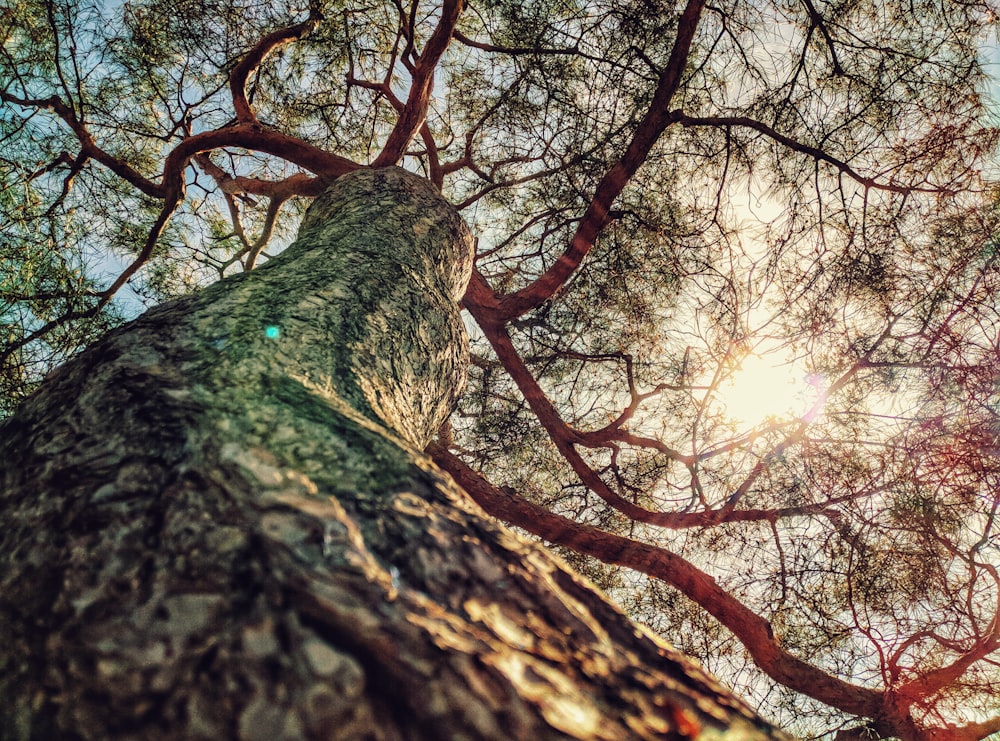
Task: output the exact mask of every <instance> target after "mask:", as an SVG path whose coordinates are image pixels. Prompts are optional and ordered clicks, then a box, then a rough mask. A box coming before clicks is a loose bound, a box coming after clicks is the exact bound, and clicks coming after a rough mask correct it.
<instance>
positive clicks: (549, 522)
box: [427, 443, 885, 718]
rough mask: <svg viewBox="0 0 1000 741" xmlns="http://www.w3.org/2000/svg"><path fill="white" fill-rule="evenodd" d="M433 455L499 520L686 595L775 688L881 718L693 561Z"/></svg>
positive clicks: (869, 702) (432, 450) (438, 451)
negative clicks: (563, 512)
mask: <svg viewBox="0 0 1000 741" xmlns="http://www.w3.org/2000/svg"><path fill="white" fill-rule="evenodd" d="M427 452H428V453H429V454H430V455H431V457H432V458H433V459H434V462H435V463H437V465H438V466H440V467H441V468H443V469H444V470H445V471H447V472H448V473H450V474H451V475H452V476H453V477H454V478H455V480H456V481H457V482H458V484H459V485H460V486H461V487H462V488H463V489H465V491H466V492H468V494H469V495H470V496H471V497H472V498H473V499H474V500H475V501H476V503H477V504H479V506H481V507H482V508H483V509H485V510H486V511H487V512H488V513H489V514H491V515H493V516H494V517H499V518H500V519H502V520H504V521H506V522H508V523H510V524H512V525H515V526H517V527H521V528H524V529H525V530H527V531H528V532H530V533H533V534H534V535H536V536H538V537H539V538H542V539H543V540H546V541H548V542H551V543H558V544H559V545H563V546H566V547H568V548H572V549H573V550H574V551H577V552H578V553H583V554H587V555H590V556H593V557H595V558H597V559H600V560H601V561H603V562H604V563H608V564H618V565H621V566H627V567H629V568H631V569H635V570H636V571H639V572H640V573H643V574H647V575H649V576H652V577H655V578H657V579H660V580H662V581H664V582H666V583H667V584H670V585H671V586H673V587H674V588H676V589H678V590H679V591H681V592H682V593H683V594H684V595H685V596H687V597H688V598H690V599H692V600H694V601H695V602H697V603H698V605H700V606H701V607H702V608H704V609H705V610H706V611H707V612H708V613H710V614H711V615H712V616H713V617H714V618H716V619H717V620H718V621H719V622H720V623H722V625H724V626H725V627H726V628H727V629H728V630H729V631H731V632H732V633H733V635H735V636H736V637H737V638H738V639H739V641H740V643H742V644H743V645H744V646H745V647H746V649H747V651H748V652H749V653H750V655H751V656H752V657H753V660H754V662H755V663H756V664H757V666H759V667H760V668H761V669H762V670H763V671H764V672H765V673H766V674H767V675H768V676H769V677H771V678H772V679H774V680H775V681H777V682H780V683H781V684H783V685H785V686H787V687H789V688H792V689H794V690H795V691H797V692H801V693H802V694H804V695H808V696H809V697H812V698H814V699H816V700H819V701H820V702H823V703H825V704H827V705H830V706H832V707H835V708H838V709H840V710H843V711H844V712H847V713H852V714H854V715H859V716H862V717H866V718H870V717H873V716H875V715H876V714H877V713H879V711H880V709H881V707H882V704H883V698H884V697H885V695H884V693H882V692H877V691H875V690H872V689H868V688H867V687H861V686H858V685H854V684H850V683H848V682H845V681H843V680H841V679H838V678H836V677H833V676H831V675H829V674H827V673H826V672H824V671H822V670H821V669H818V668H816V667H815V666H812V665H811V664H808V663H806V662H805V661H802V660H801V659H799V658H797V657H796V656H794V655H792V654H790V653H789V652H788V651H787V650H785V649H784V648H783V647H782V646H781V644H780V643H779V641H778V640H777V638H775V636H774V633H773V631H772V630H771V626H770V624H769V623H768V621H767V620H765V619H764V618H762V617H760V616H759V615H757V614H756V613H754V612H753V611H752V610H750V609H749V608H748V607H746V606H745V605H744V604H743V603H741V602H740V601H739V600H737V599H736V598H735V597H733V596H732V595H731V594H729V593H728V592H726V591H725V590H724V589H723V588H722V587H720V586H719V585H718V584H717V583H716V581H715V579H713V578H712V577H711V576H709V575H708V574H706V573H705V572H703V571H701V570H700V569H698V568H697V567H696V566H694V565H693V564H691V563H690V562H688V561H687V560H685V559H683V558H681V557H680V556H678V555H676V554H674V553H671V552H670V551H668V550H665V549H663V548H657V547H655V546H652V545H649V544H648V543H642V542H639V541H636V540H632V539H630V538H625V537H622V536H619V535H613V534H611V533H608V532H605V531H603V530H600V529H598V528H595V527H592V526H590V525H582V524H580V523H577V522H573V521H572V520H569V519H567V518H565V517H562V516H560V515H556V514H554V513H552V512H550V511H549V510H547V509H545V508H544V507H540V506H538V505H535V504H531V503H530V502H527V501H525V500H524V499H521V498H520V497H514V496H509V495H507V494H505V493H504V492H503V491H501V490H500V489H498V488H496V487H495V486H493V485H492V484H490V483H489V482H487V481H486V480H485V479H484V478H483V477H482V476H480V475H479V474H478V473H476V472H475V471H473V470H472V469H471V468H469V467H468V466H467V465H466V464H465V463H463V462H462V461H461V460H460V459H459V458H458V457H457V456H455V455H454V454H452V453H451V452H449V451H448V450H446V449H444V448H443V447H442V446H441V445H439V444H438V443H431V444H430V445H429V446H428V448H427Z"/></svg>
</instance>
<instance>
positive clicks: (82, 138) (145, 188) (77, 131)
mask: <svg viewBox="0 0 1000 741" xmlns="http://www.w3.org/2000/svg"><path fill="white" fill-rule="evenodd" d="M0 101H3V102H4V103H13V104H15V105H19V106H22V107H24V108H43V109H47V110H50V111H52V112H53V113H55V114H56V115H57V116H59V118H61V119H62V120H63V122H65V123H66V125H67V126H69V128H70V129H71V130H72V131H73V134H74V135H75V136H76V138H77V141H79V142H80V150H81V152H80V153H81V154H83V155H85V156H86V157H87V158H89V159H93V160H96V161H97V162H100V163H101V164H102V165H104V166H105V167H107V168H108V169H109V170H111V171H112V172H113V173H115V174H116V175H117V176H118V177H120V178H121V179H122V180H125V181H126V182H128V183H130V184H131V185H134V186H135V187H136V188H138V189H139V190H140V191H142V192H143V193H145V194H146V195H148V196H153V197H154V198H162V197H163V196H164V195H165V192H166V191H165V190H164V187H163V186H162V185H157V184H156V183H154V182H153V181H152V180H150V179H149V178H147V177H145V176H143V175H142V173H140V172H139V171H138V170H136V169H134V168H133V167H131V166H130V165H128V164H126V163H125V162H122V161H121V160H120V159H118V158H117V157H114V156H112V155H111V154H109V153H108V152H106V151H104V150H103V149H101V148H100V147H99V146H98V145H97V142H95V141H94V137H92V136H91V135H90V132H89V131H88V130H87V127H86V126H85V125H84V124H83V122H82V121H81V120H80V119H79V118H77V115H76V113H75V112H74V111H73V108H72V107H71V106H70V105H68V104H66V103H65V102H63V101H62V100H61V99H60V98H59V97H58V96H56V95H53V96H51V97H49V98H21V97H18V96H16V95H12V94H10V93H8V92H5V91H3V90H0Z"/></svg>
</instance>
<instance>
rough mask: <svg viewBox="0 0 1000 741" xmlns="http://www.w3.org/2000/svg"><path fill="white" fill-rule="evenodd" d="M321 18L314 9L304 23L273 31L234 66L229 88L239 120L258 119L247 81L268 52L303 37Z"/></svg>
mask: <svg viewBox="0 0 1000 741" xmlns="http://www.w3.org/2000/svg"><path fill="white" fill-rule="evenodd" d="M320 20H322V18H321V16H320V14H319V12H318V11H317V10H313V11H312V12H310V14H309V18H308V19H307V20H305V21H303V22H302V23H296V24H295V25H294V26H288V27H287V28H279V29H278V30H277V31H272V32H271V33H269V34H267V35H266V36H265V37H264V38H262V39H261V40H260V41H258V42H257V44H256V46H254V47H253V48H252V49H251V50H250V51H249V52H247V54H246V56H244V57H243V59H241V60H240V62H239V64H237V65H236V66H235V67H233V71H232V72H231V73H230V75H229V90H230V92H231V93H232V96H233V108H234V109H235V111H236V120H237V121H239V122H240V123H251V122H253V121H256V120H257V117H256V116H255V115H254V113H253V111H252V110H251V109H250V102H249V101H248V100H247V81H248V80H249V79H250V75H252V74H253V73H254V72H256V71H257V68H258V67H260V65H261V62H263V61H264V60H265V59H266V58H267V56H268V54H270V53H271V52H272V51H274V50H275V49H278V48H280V47H282V46H284V45H285V44H287V43H289V42H290V41H296V40H298V39H301V38H302V37H304V36H305V35H306V34H308V33H310V32H311V31H312V30H313V29H314V28H316V26H317V25H318V24H319V22H320Z"/></svg>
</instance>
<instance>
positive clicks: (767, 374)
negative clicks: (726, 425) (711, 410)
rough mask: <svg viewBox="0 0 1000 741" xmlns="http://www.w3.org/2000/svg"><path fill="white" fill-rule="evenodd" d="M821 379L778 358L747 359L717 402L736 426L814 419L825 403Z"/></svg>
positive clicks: (724, 387)
mask: <svg viewBox="0 0 1000 741" xmlns="http://www.w3.org/2000/svg"><path fill="white" fill-rule="evenodd" d="M822 386H823V384H822V381H821V379H819V378H817V377H815V376H811V375H810V374H808V373H807V372H806V371H805V370H804V369H803V368H802V367H801V366H799V365H798V364H796V363H795V362H790V361H787V360H782V359H781V358H779V357H776V356H775V355H764V356H761V355H756V354H750V355H747V356H746V357H745V358H744V359H743V360H742V362H741V363H740V366H739V368H738V369H737V370H736V372H735V373H734V374H733V375H732V377H731V378H729V379H728V380H727V381H725V382H724V383H723V384H722V385H721V386H720V387H719V388H718V390H717V391H716V394H715V399H716V402H717V403H718V404H719V405H720V407H721V408H722V410H723V413H724V414H725V415H726V417H728V418H729V419H730V420H732V421H733V422H735V423H737V424H740V425H745V426H748V427H754V426H756V425H759V424H760V423H761V422H764V421H765V420H770V419H794V418H796V417H802V416H803V415H806V414H811V415H813V416H815V414H816V413H818V411H819V410H818V404H820V403H821V402H822V395H823V388H822Z"/></svg>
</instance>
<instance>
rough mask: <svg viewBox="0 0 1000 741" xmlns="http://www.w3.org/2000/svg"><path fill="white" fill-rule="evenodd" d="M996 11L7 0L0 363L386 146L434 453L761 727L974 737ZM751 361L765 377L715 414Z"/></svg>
mask: <svg viewBox="0 0 1000 741" xmlns="http://www.w3.org/2000/svg"><path fill="white" fill-rule="evenodd" d="M996 10H997V8H996V7H995V5H994V4H992V3H989V2H968V3H952V2H944V1H939V2H934V1H932V0H925V1H921V2H913V3H908V4H902V3H884V2H868V1H866V0H852V1H850V2H832V1H831V2H813V1H812V0H800V1H795V2H793V1H789V2H766V3H765V2H754V3H743V2H724V3H714V4H708V3H705V2H703V1H699V0H688V2H685V3H678V4H676V6H675V5H674V4H669V6H666V7H661V6H659V5H654V4H650V3H644V2H639V1H638V0H637V1H636V2H626V3H619V2H616V3H602V2H586V3H584V2H580V3H554V2H545V1H544V0H539V1H538V2H531V3H508V2H483V3H475V4H469V5H468V6H467V7H466V6H465V4H464V3H462V2H459V1H458V0H444V1H443V2H441V3H439V4H431V5H428V4H421V3H418V2H414V3H411V4H409V5H404V4H402V3H387V4H384V5H378V4H376V5H370V4H369V5H362V4H357V5H355V4H353V3H350V2H344V3H334V2H330V3H327V4H319V3H313V4H311V5H310V6H309V7H308V8H307V7H299V6H297V5H296V4H295V3H287V4H281V3H272V2H266V3H265V2H261V3H255V2H244V3H241V4H237V5H233V4H228V3H204V2H199V3H180V4H178V3H176V2H171V3H160V2H156V1H151V2H146V3H141V4H125V5H123V6H121V7H120V8H116V9H115V11H116V12H118V13H119V14H120V17H121V20H122V23H121V24H120V25H114V24H110V25H109V24H107V23H105V22H104V20H103V16H102V15H101V13H100V12H99V11H100V8H98V7H97V6H93V5H91V4H89V3H86V2H75V3H69V4H62V3H42V2H37V3H36V2H31V1H30V0H29V1H26V2H16V3H12V4H11V5H10V7H9V8H8V9H7V10H6V11H5V15H4V23H5V27H4V36H5V45H4V56H3V80H4V82H3V89H2V92H0V99H2V101H3V103H4V104H5V108H4V113H3V116H2V118H0V126H2V127H3V130H2V134H0V136H3V141H4V144H5V155H4V171H3V174H4V190H3V198H2V207H3V209H4V215H5V216H6V217H7V223H8V225H7V226H6V227H5V231H4V254H9V255H10V257H9V263H8V264H7V265H6V266H5V271H6V272H5V278H4V282H3V285H2V287H0V288H2V293H0V297H2V300H3V302H4V303H3V306H4V309H3V311H4V322H5V333H6V335H7V340H6V345H5V348H4V351H3V363H4V366H3V369H4V370H3V378H4V384H5V392H6V394H7V396H8V397H9V398H10V399H11V400H14V401H16V400H18V399H19V398H21V397H22V396H23V395H24V393H25V392H26V390H27V389H28V388H30V387H31V386H32V385H33V384H35V383H36V382H37V379H38V377H39V376H40V373H41V369H44V368H47V367H49V366H50V365H51V364H52V363H53V362H55V361H57V360H59V359H61V358H64V357H67V356H69V355H71V354H73V353H74V352H76V351H77V350H78V349H79V347H80V346H81V345H82V344H85V343H86V342H87V341H89V340H91V339H93V338H95V337H98V336H100V335H101V334H102V333H104V332H105V331H106V330H107V328H108V327H109V326H110V325H112V324H115V323H117V322H119V321H120V320H121V318H122V315H123V314H125V313H127V312H128V304H127V303H126V302H124V301H123V297H124V296H128V295H132V296H134V297H138V298H140V299H141V300H143V301H147V302H149V303H156V302H158V301H160V300H161V299H163V298H166V297H168V296H171V295H175V294H178V293H183V292H185V291H187V290H188V289H190V288H191V287H193V286H195V285H198V284H201V283H206V282H209V280H210V279H212V278H217V277H220V276H223V275H225V274H227V273H241V271H249V270H250V269H252V268H254V266H255V265H257V264H258V263H263V267H262V268H259V269H258V270H255V271H253V272H251V273H250V275H254V274H255V273H256V272H259V271H260V270H265V269H266V266H267V265H268V264H269V263H270V262H271V261H270V260H268V259H267V257H268V255H272V254H275V253H276V252H277V251H279V250H280V247H281V246H282V245H283V244H286V243H287V241H288V235H289V234H290V233H291V230H292V229H293V228H294V227H293V222H294V221H295V219H294V218H292V217H293V216H294V214H293V213H291V212H293V211H299V210H300V209H301V208H302V206H303V203H302V202H303V201H305V200H307V199H308V198H311V197H314V196H316V195H317V194H318V193H319V192H321V191H322V190H323V189H325V188H326V187H327V184H328V183H329V182H331V181H336V180H337V179H339V178H342V177H343V176H345V175H346V174H347V173H350V172H353V171H355V170H358V169H376V170H378V169H381V168H385V167H387V166H390V165H395V164H400V163H401V164H402V165H404V166H405V167H406V168H407V169H409V170H411V171H414V172H419V173H421V174H422V175H423V176H424V177H425V178H426V179H427V180H428V181H429V182H430V183H431V184H432V185H433V186H434V187H435V188H436V189H437V190H439V191H440V192H441V193H442V194H443V195H444V196H445V197H446V198H447V199H448V200H449V201H450V202H451V203H452V204H454V205H455V206H456V207H457V208H458V210H459V211H460V213H461V214H462V216H463V217H464V218H465V220H466V221H467V222H468V223H469V224H470V226H471V227H472V232H473V234H475V235H476V240H477V244H476V263H475V269H474V270H473V273H472V279H471V283H470V284H469V288H468V290H467V291H466V292H465V294H464V297H463V300H462V303H463V307H464V308H465V309H466V310H467V312H468V315H469V316H470V317H471V319H472V322H473V326H471V330H472V354H471V356H470V383H469V386H468V389H467V390H466V392H465V394H464V395H463V396H462V397H461V399H460V400H459V406H458V410H457V412H456V414H455V415H454V416H453V417H452V418H451V421H450V423H449V424H445V425H443V426H442V428H441V429H440V431H439V432H438V433H437V436H436V439H435V440H433V441H431V442H430V443H429V445H428V447H427V450H428V452H430V453H431V454H432V456H433V458H434V460H435V461H436V463H437V464H438V465H439V466H441V467H442V468H443V469H445V470H446V471H448V472H449V473H450V474H451V475H452V476H453V477H454V478H455V480H456V481H457V482H458V483H459V484H460V485H461V486H462V487H463V488H464V489H465V491H467V492H468V493H469V494H470V495H472V497H473V498H474V499H475V500H476V502H477V503H478V504H479V505H480V506H481V507H483V508H484V509H485V510H486V511H487V512H489V513H490V514H492V515H494V516H496V517H498V518H500V519H502V520H505V521H506V522H508V523H510V524H513V525H516V526H518V527H520V528H523V529H525V530H527V531H529V532H531V533H534V534H535V535H537V536H539V537H541V538H542V539H544V540H545V541H547V542H548V543H549V544H551V545H552V546H554V547H559V548H561V549H563V550H562V552H563V554H564V555H565V556H567V558H569V559H570V560H571V561H572V562H573V563H574V565H576V566H577V567H578V568H580V569H583V570H584V571H586V572H587V573H588V575H590V576H592V577H594V578H595V579H596V580H597V581H598V582H599V583H600V584H601V585H602V586H604V587H605V589H607V590H608V591H609V592H611V594H612V595H613V596H616V597H618V598H619V599H620V600H621V601H622V602H623V603H625V604H628V605H629V606H630V609H631V611H632V613H633V614H635V615H636V616H638V617H640V618H641V619H643V620H645V621H647V622H649V623H650V624H652V625H654V626H658V627H661V628H662V630H663V632H665V633H667V634H668V635H669V636H670V637H671V638H674V639H675V640H677V641H678V642H679V644H680V645H681V647H683V648H685V649H687V650H688V651H690V652H692V653H695V654H697V655H699V656H701V657H702V658H703V659H704V660H705V661H706V662H707V663H708V664H709V667H710V668H713V669H716V670H717V671H718V672H719V673H720V674H723V675H724V676H727V677H729V678H731V679H732V681H734V682H736V683H737V684H738V686H740V687H741V689H743V690H745V691H747V692H752V693H755V694H756V695H757V696H758V697H759V698H760V702H761V703H763V704H764V705H765V706H766V707H768V709H769V712H773V713H776V714H777V717H779V718H782V719H787V720H792V718H791V715H798V716H807V717H806V720H805V721H803V722H801V723H799V725H794V724H793V725H792V726H790V727H794V728H795V729H796V730H799V731H802V732H804V733H820V732H824V731H830V732H832V731H835V730H838V729H839V731H840V732H841V733H843V734H845V735H852V734H853V735H873V736H896V737H901V738H907V739H909V738H914V739H916V738H931V737H934V738H982V737H984V736H986V735H988V734H990V733H992V732H996V731H997V730H1000V707H997V705H996V699H995V698H996V697H997V695H998V686H1000V676H998V669H997V649H998V648H1000V606H998V603H1000V574H998V570H997V569H998V550H997V544H996V537H995V520H996V513H997V510H998V508H1000V499H998V494H997V492H998V491H1000V486H998V481H997V476H998V473H1000V469H998V465H997V461H998V455H997V450H998V444H997V430H998V429H1000V426H998V419H997V412H998V396H997V387H996V378H997V377H998V358H1000V346H998V340H997V337H998V329H1000V321H998V317H997V312H996V309H995V301H994V300H993V296H994V295H995V291H994V287H995V284H996V281H997V266H996V247H995V241H994V240H993V234H995V232H996V229H995V221H996V212H995V206H994V204H995V202H996V195H995V193H993V191H992V190H991V186H989V184H988V183H984V182H983V179H982V176H981V173H980V169H981V168H982V163H983V162H984V161H986V160H985V158H986V157H987V156H988V155H990V154H991V153H993V151H994V146H995V132H994V131H993V130H992V129H991V128H989V126H988V125H987V123H986V121H985V116H984V104H983V94H984V89H985V77H984V73H983V68H982V64H981V62H980V59H979V56H978V50H979V48H980V46H981V44H982V43H984V40H985V38H986V34H987V32H988V29H990V28H993V27H995V24H996V19H997V13H996ZM118 29H120V30H118ZM121 100H127V101H129V106H128V107H127V108H126V109H124V110H123V109H122V108H121V107H120V106H118V105H117V103H118V101H121ZM286 212H287V216H288V217H289V218H283V214H286ZM761 212H764V213H763V214H761ZM98 258H100V260H98ZM114 260H118V261H121V269H119V270H112V269H111V268H110V266H111V265H113V264H115V263H113V262H112V261H114ZM109 271H110V273H109ZM241 274H242V273H241ZM246 280H248V281H249V280H250V279H249V278H247V279H246ZM224 285H228V283H224ZM129 291H132V292H133V293H132V294H129ZM197 295H203V294H197ZM208 295H212V294H208ZM132 300H133V302H134V300H135V299H134V298H133V299H132ZM190 300H191V301H196V300H197V299H190ZM154 316H155V315H154ZM275 326H276V327H278V325H275ZM278 330H279V331H280V327H278ZM122 336H124V335H122ZM261 341H262V340H261ZM91 357H92V356H91ZM759 358H763V359H765V360H766V359H771V360H773V361H775V362H777V363H778V364H784V365H785V366H789V367H792V368H794V369H795V372H796V373H798V374H800V375H803V374H808V376H809V378H810V384H807V385H806V386H805V387H803V388H802V389H800V390H799V393H801V394H804V395H805V397H806V400H805V402H798V403H799V406H798V407H797V408H794V409H791V410H788V409H785V408H784V407H785V406H786V403H785V401H784V400H783V401H782V404H781V406H780V408H778V407H772V408H769V409H768V410H766V412H765V414H764V415H763V418H754V419H751V418H746V419H744V418H741V417H740V415H737V414H734V413H733V412H732V410H731V408H729V407H732V404H731V403H730V404H728V405H727V403H725V402H726V397H727V395H728V394H730V393H733V392H731V391H729V389H730V387H732V388H735V389H738V388H739V386H738V383H737V382H738V380H739V378H740V375H741V373H746V370H743V371H741V370H740V369H741V367H744V368H745V367H746V366H748V365H750V364H752V363H753V362H754V361H755V360H757V359H759ZM770 372H771V373H772V374H775V373H777V371H775V370H773V369H772V370H771V371H770ZM803 404H804V406H803ZM375 411H376V412H378V410H375ZM22 414H23V413H22ZM381 418H383V419H384V418H385V417H384V416H383V417H381ZM412 439H416V438H412ZM11 460H13V458H11ZM621 566H624V567H628V569H629V571H624V570H621V569H620V568H617V567H621ZM706 615H707V616H710V617H706ZM734 639H735V640H734ZM748 659H749V660H750V661H752V663H753V664H754V665H755V666H756V667H757V668H758V669H759V672H758V671H756V670H750V669H749V668H747V666H748V664H749V661H748Z"/></svg>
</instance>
